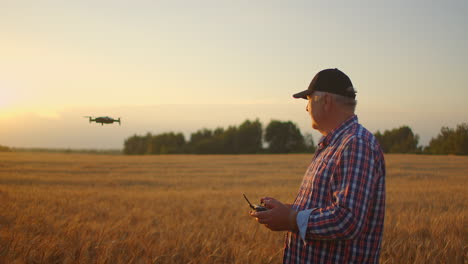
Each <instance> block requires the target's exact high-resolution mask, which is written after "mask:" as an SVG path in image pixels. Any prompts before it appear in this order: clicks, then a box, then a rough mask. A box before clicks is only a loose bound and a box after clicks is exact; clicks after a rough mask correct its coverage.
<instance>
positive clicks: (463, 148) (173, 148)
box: [123, 119, 468, 155]
mask: <svg viewBox="0 0 468 264" xmlns="http://www.w3.org/2000/svg"><path fill="white" fill-rule="evenodd" d="M374 135H375V137H376V139H377V140H378V142H379V143H380V145H381V147H382V149H383V151H384V152H385V153H417V154H444V155H445V154H454V155H468V123H462V124H460V125H458V126H457V127H456V128H455V129H452V128H448V127H442V129H441V131H440V134H439V135H437V137H435V138H432V139H431V140H430V142H429V145H428V146H425V147H423V146H420V145H419V135H417V134H415V133H414V132H413V131H412V129H411V128H410V127H409V126H402V127H399V128H394V129H391V130H385V131H383V132H380V131H377V132H376V133H375V134H374ZM314 151H315V143H314V140H313V138H312V135H311V134H308V133H306V134H302V133H301V131H300V129H299V128H298V127H297V125H296V124H294V123H293V122H291V121H278V120H272V121H270V123H269V124H268V125H267V126H266V127H265V129H263V126H262V124H261V123H260V121H259V120H258V119H257V120H254V121H250V120H246V121H244V122H243V123H242V124H240V125H239V126H229V127H228V128H221V127H218V128H216V129H214V130H210V129H207V128H203V129H200V130H198V131H196V132H194V133H192V134H190V138H189V139H188V140H187V139H185V137H184V135H183V134H182V133H174V132H167V133H162V134H157V135H153V134H151V133H147V134H146V135H142V136H139V135H133V136H131V137H129V138H127V139H125V142H124V149H123V153H124V154H128V155H143V154H256V153H311V152H314Z"/></svg>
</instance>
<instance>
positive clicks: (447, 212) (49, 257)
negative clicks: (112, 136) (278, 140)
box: [0, 153, 468, 263]
mask: <svg viewBox="0 0 468 264" xmlns="http://www.w3.org/2000/svg"><path fill="white" fill-rule="evenodd" d="M310 159H311V155H251V156H248V155H239V156H189V155H184V156H131V157H129V156H105V155H90V154H88V155H85V154H43V153H0V263H281V255H282V247H283V235H284V234H283V233H281V232H278V233H274V232H270V231H268V230H267V229H265V228H263V227H262V226H259V225H258V224H257V223H256V222H255V221H254V220H253V219H251V217H249V216H248V211H249V208H248V207H247V205H246V203H245V202H244V200H243V198H242V193H246V194H247V195H248V196H249V197H250V198H251V199H252V200H257V199H258V198H259V197H261V196H264V195H269V196H273V197H276V198H278V199H280V200H283V201H288V202H290V201H292V200H293V199H294V196H295V193H296V191H297V189H298V187H299V184H300V181H301V178H302V175H303V173H304V172H305V169H306V166H307V165H308V162H309V161H310ZM386 159H387V171H388V173H387V214H386V223H385V236H384V242H383V249H382V257H381V263H464V262H466V259H467V250H468V248H467V237H468V233H467V230H468V228H467V223H466V217H465V215H466V212H467V208H468V206H467V192H466V190H467V188H466V187H467V186H466V180H467V176H468V157H453V156H414V155H388V156H386Z"/></svg>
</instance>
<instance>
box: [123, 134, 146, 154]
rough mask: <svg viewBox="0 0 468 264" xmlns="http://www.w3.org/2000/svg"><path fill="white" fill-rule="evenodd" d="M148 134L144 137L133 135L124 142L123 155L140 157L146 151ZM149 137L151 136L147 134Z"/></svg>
mask: <svg viewBox="0 0 468 264" xmlns="http://www.w3.org/2000/svg"><path fill="white" fill-rule="evenodd" d="M148 134H149V133H148ZM148 134H147V136H146V137H144V136H137V135H133V136H132V137H130V138H128V139H126V140H125V142H124V150H123V153H124V154H128V155H142V154H145V153H147V151H148V144H147V141H148ZM149 135H151V134H149Z"/></svg>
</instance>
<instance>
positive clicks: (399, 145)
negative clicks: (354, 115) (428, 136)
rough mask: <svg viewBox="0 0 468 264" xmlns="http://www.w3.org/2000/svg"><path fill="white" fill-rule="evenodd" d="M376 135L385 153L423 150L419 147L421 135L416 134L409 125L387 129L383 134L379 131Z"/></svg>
mask: <svg viewBox="0 0 468 264" xmlns="http://www.w3.org/2000/svg"><path fill="white" fill-rule="evenodd" d="M375 137H376V139H377V141H378V142H379V143H380V145H381V147H382V149H383V151H384V152H385V153H418V152H420V151H421V150H420V148H419V147H418V142H419V136H418V135H416V134H414V133H413V131H412V130H411V128H410V127H408V126H402V127H400V128H394V129H392V130H385V131H384V133H383V134H382V133H380V131H377V132H376V133H375Z"/></svg>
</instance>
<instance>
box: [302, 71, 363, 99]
mask: <svg viewBox="0 0 468 264" xmlns="http://www.w3.org/2000/svg"><path fill="white" fill-rule="evenodd" d="M315 91H321V92H327V93H332V94H338V95H342V96H346V97H349V98H353V99H355V98H356V91H355V90H354V88H353V84H352V83H351V79H349V77H348V76H347V75H346V74H344V73H343V72H342V71H340V70H338V69H336V68H335V69H325V70H322V71H320V72H318V73H317V74H316V75H315V77H314V78H313V79H312V81H311V82H310V85H309V88H307V90H305V91H302V92H300V93H297V94H294V95H293V97H294V98H303V99H307V95H311V94H312V93H313V92H315Z"/></svg>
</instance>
